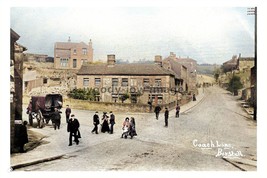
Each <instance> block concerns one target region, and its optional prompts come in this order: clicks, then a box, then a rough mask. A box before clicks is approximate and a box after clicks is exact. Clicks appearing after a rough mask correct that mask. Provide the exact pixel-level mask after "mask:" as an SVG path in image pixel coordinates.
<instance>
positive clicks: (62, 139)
mask: <svg viewBox="0 0 267 178" xmlns="http://www.w3.org/2000/svg"><path fill="white" fill-rule="evenodd" d="M207 94H208V90H203V89H200V90H199V94H198V95H197V96H196V99H197V100H196V101H191V102H189V103H187V104H184V105H182V106H181V110H180V113H186V112H189V111H190V110H191V109H192V108H194V107H195V106H197V105H198V104H199V103H201V102H203V101H204V99H205V96H207ZM92 112H93V111H92ZM174 113H175V112H170V117H174ZM145 114H147V113H145ZM151 114H152V113H149V115H151ZM88 123H91V121H90V122H89V121H88ZM87 125H89V124H87ZM29 129H30V130H32V131H34V132H38V133H40V134H42V135H44V136H45V137H44V138H42V140H41V141H43V144H41V145H40V146H38V147H36V148H34V149H33V150H30V151H28V152H26V153H14V154H12V155H11V158H10V159H11V160H10V162H11V169H12V170H15V169H19V168H22V167H26V166H30V165H34V164H38V163H43V162H48V161H52V160H55V159H61V158H68V155H69V154H71V153H74V152H78V151H80V150H83V149H87V148H88V147H90V146H94V145H97V144H100V143H103V142H105V141H111V140H115V139H117V138H118V135H115V134H110V136H108V137H107V136H103V135H105V134H98V135H95V134H91V129H92V127H91V125H90V129H88V127H81V133H82V138H81V139H80V144H79V145H76V144H75V143H74V144H73V145H72V146H68V133H67V130H66V129H67V124H66V123H62V124H61V128H60V129H59V130H55V131H54V132H53V131H51V129H52V130H53V128H52V125H47V126H46V127H44V128H42V129H38V128H33V127H31V128H29ZM92 135H93V136H92ZM84 136H88V137H89V139H83V138H84Z"/></svg>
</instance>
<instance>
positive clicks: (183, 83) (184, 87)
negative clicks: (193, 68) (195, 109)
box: [163, 58, 188, 92]
mask: <svg viewBox="0 0 267 178" xmlns="http://www.w3.org/2000/svg"><path fill="white" fill-rule="evenodd" d="M163 67H164V68H166V69H168V70H172V71H173V72H174V73H176V75H177V76H179V79H176V86H179V88H178V91H179V92H188V71H187V68H186V67H185V66H184V65H182V64H180V63H178V62H177V61H176V60H175V59H173V58H165V59H164V60H163Z"/></svg>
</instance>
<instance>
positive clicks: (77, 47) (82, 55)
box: [54, 39, 93, 69]
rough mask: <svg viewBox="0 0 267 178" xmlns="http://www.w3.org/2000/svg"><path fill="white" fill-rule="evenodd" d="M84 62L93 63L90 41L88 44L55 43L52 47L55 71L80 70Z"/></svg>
mask: <svg viewBox="0 0 267 178" xmlns="http://www.w3.org/2000/svg"><path fill="white" fill-rule="evenodd" d="M84 62H93V47H92V40H91V39H90V41H89V43H88V44H85V43H84V42H80V43H73V42H71V41H70V39H69V40H68V42H56V43H55V45H54V68H56V69H80V68H81V66H82V64H83V63H84Z"/></svg>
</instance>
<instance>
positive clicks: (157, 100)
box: [148, 94, 163, 104]
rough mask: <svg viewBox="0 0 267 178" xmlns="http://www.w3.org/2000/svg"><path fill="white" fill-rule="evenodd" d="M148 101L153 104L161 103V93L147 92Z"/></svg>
mask: <svg viewBox="0 0 267 178" xmlns="http://www.w3.org/2000/svg"><path fill="white" fill-rule="evenodd" d="M148 101H150V102H152V103H154V104H162V103H163V95H162V94H149V95H148Z"/></svg>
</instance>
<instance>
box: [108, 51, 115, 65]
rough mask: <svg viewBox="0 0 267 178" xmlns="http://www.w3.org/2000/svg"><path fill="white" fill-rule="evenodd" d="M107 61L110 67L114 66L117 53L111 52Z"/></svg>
mask: <svg viewBox="0 0 267 178" xmlns="http://www.w3.org/2000/svg"><path fill="white" fill-rule="evenodd" d="M107 62H108V67H113V66H114V65H115V63H116V60H115V54H109V55H108V61H107Z"/></svg>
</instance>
